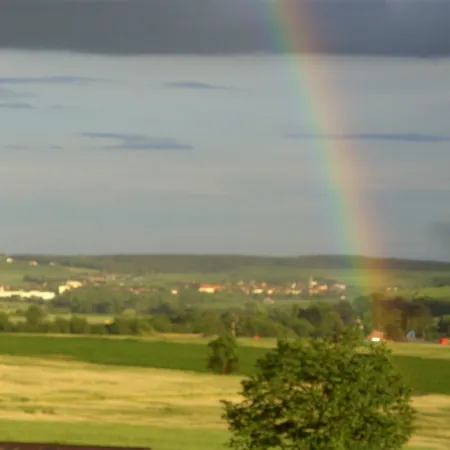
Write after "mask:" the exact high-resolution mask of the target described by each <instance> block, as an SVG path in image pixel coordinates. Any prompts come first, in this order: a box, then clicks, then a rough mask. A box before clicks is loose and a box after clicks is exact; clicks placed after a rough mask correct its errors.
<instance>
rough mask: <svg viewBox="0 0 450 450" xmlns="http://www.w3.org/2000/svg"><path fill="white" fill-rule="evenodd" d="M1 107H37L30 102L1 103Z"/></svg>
mask: <svg viewBox="0 0 450 450" xmlns="http://www.w3.org/2000/svg"><path fill="white" fill-rule="evenodd" d="M0 108H5V109H36V108H35V107H34V106H33V105H31V104H30V103H22V102H9V103H0Z"/></svg>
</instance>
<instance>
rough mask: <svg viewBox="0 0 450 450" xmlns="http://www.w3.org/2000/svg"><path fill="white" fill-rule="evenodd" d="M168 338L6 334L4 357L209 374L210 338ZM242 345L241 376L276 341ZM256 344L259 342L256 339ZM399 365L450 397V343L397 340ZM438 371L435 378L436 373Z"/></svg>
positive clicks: (0, 338) (417, 381)
mask: <svg viewBox="0 0 450 450" xmlns="http://www.w3.org/2000/svg"><path fill="white" fill-rule="evenodd" d="M172 339H176V338H173V337H166V339H165V341H161V340H159V339H155V338H154V339H138V338H136V339H130V338H121V339H108V338H97V337H71V336H70V337H69V336H66V337H55V336H42V335H41V336H39V335H34V336H31V335H19V334H1V335H0V355H10V356H22V357H23V356H28V357H39V358H42V357H46V358H52V359H59V360H63V361H64V360H66V361H70V360H72V361H78V362H89V363H94V364H103V365H117V366H128V367H147V368H158V369H173V370H180V371H190V372H197V373H206V372H207V368H206V359H207V352H208V348H207V346H206V345H205V344H206V342H207V340H206V339H201V338H198V337H197V338H196V337H193V338H191V339H190V340H189V341H188V339H184V341H182V338H181V337H180V338H178V341H172ZM248 342H250V340H243V341H241V346H240V347H239V349H238V353H239V359H240V367H239V372H240V374H244V375H249V374H252V373H253V371H254V367H255V362H256V360H257V359H258V358H260V357H262V356H263V355H264V354H265V353H266V352H267V350H268V349H267V348H266V347H265V346H263V345H264V344H266V345H270V344H273V343H274V341H272V340H268V341H266V342H265V343H262V344H259V345H260V346H253V347H250V346H243V344H244V345H245V343H248ZM254 342H255V341H254ZM393 349H394V354H395V356H394V363H395V365H396V366H397V367H398V369H399V370H400V371H401V372H402V374H403V375H404V376H405V378H406V380H407V381H408V383H409V384H410V386H411V387H412V388H413V389H414V391H415V392H417V393H426V394H445V395H447V394H449V395H450V383H449V382H448V380H449V379H450V346H440V345H437V344H396V345H394V344H393ZM430 374H432V376H430Z"/></svg>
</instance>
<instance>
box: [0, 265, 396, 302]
mask: <svg viewBox="0 0 450 450" xmlns="http://www.w3.org/2000/svg"><path fill="white" fill-rule="evenodd" d="M5 261H6V263H7V264H14V263H15V262H16V261H15V260H14V258H12V257H6V259H5ZM17 262H20V263H22V264H24V263H26V264H28V265H29V266H32V267H36V266H39V264H38V262H37V261H34V260H30V261H17ZM48 264H49V265H51V266H53V265H55V264H54V263H52V262H50V263H48ZM83 278H84V279H83V280H79V279H78V280H76V279H75V280H74V279H72V280H67V281H65V282H62V281H61V284H59V285H58V286H52V289H49V288H48V287H47V283H42V284H41V285H40V286H39V288H38V287H37V286H34V287H33V289H17V288H12V287H10V286H0V298H12V297H20V298H22V299H31V298H35V299H42V300H52V299H54V298H55V297H56V296H57V295H61V294H64V293H65V292H68V291H71V290H73V289H79V288H81V287H87V286H99V285H103V284H105V283H108V284H109V285H111V284H113V285H114V288H117V289H118V288H122V287H125V288H126V289H127V290H128V291H129V292H131V293H134V294H143V293H145V292H149V291H152V290H155V289H156V288H152V287H150V286H142V285H139V286H136V285H133V284H132V285H131V286H130V283H126V285H125V283H124V282H123V281H122V280H121V277H120V276H119V275H116V274H103V275H102V274H96V275H94V276H93V275H85V277H83ZM45 287H47V289H45ZM167 289H168V290H169V291H170V293H171V294H172V295H178V294H179V293H180V291H181V290H185V289H190V290H196V291H198V292H199V293H202V294H208V295H215V294H220V293H228V294H231V293H237V292H240V293H243V294H245V295H247V296H251V297H260V298H262V300H263V301H264V303H273V302H274V298H276V297H278V298H279V297H300V298H301V297H304V296H308V297H310V296H321V297H324V296H330V297H335V298H339V299H341V300H345V299H346V298H347V292H346V291H347V289H348V288H347V286H346V285H345V284H343V283H339V282H328V283H324V282H320V281H318V280H315V279H314V278H313V277H312V276H310V277H309V278H308V280H307V281H305V282H292V283H286V284H280V285H274V284H270V283H267V282H257V281H244V280H241V281H238V282H235V283H231V282H227V283H223V284H207V283H202V282H195V281H193V282H191V283H174V284H173V285H172V286H169V287H168V288H167ZM385 290H386V291H395V290H397V288H396V287H387V288H385Z"/></svg>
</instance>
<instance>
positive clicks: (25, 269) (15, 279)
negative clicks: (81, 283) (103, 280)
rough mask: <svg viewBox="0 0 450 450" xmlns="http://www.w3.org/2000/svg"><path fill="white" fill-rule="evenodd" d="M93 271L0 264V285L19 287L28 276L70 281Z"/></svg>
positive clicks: (23, 264) (2, 262)
mask: <svg viewBox="0 0 450 450" xmlns="http://www.w3.org/2000/svg"><path fill="white" fill-rule="evenodd" d="M94 272H95V271H93V270H90V269H83V268H75V267H65V266H58V265H55V266H50V265H38V266H30V265H29V264H27V263H26V262H20V261H15V262H13V263H12V264H8V263H6V262H4V261H1V262H0V285H13V286H20V285H22V284H23V277H24V276H26V275H28V276H32V277H46V278H49V279H62V280H63V279H70V278H72V277H76V276H79V275H81V274H92V273H94Z"/></svg>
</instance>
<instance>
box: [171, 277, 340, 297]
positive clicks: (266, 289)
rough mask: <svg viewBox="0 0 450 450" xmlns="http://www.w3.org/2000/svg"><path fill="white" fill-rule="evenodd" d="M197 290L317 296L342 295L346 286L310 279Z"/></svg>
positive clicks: (242, 282) (220, 286)
mask: <svg viewBox="0 0 450 450" xmlns="http://www.w3.org/2000/svg"><path fill="white" fill-rule="evenodd" d="M197 289H198V291H199V292H202V293H205V294H216V293H218V292H233V291H236V290H239V291H241V292H243V293H244V294H246V295H265V296H274V295H287V296H297V295H302V294H309V295H318V294H324V293H327V292H330V293H341V294H343V293H344V291H345V290H346V289H347V286H346V285H345V284H341V283H332V284H330V285H328V284H323V283H319V282H318V281H316V280H314V279H313V278H312V277H310V278H309V280H308V282H307V283H306V284H302V283H297V282H294V283H291V284H288V285H281V286H275V285H270V284H268V283H265V282H262V283H256V282H253V281H251V282H245V281H239V282H238V283H237V285H235V286H233V285H230V284H224V285H222V284H199V285H198V288H197ZM172 293H173V294H177V293H178V290H177V289H172Z"/></svg>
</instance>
